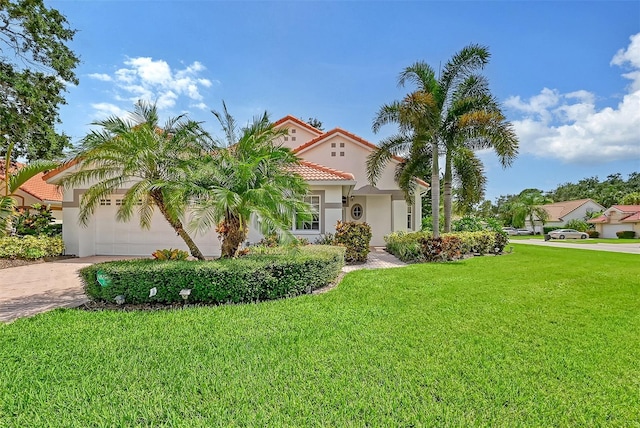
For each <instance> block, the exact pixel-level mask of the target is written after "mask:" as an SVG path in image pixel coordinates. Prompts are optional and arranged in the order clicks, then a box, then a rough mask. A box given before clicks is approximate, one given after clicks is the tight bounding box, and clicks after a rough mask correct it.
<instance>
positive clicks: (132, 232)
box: [63, 195, 220, 257]
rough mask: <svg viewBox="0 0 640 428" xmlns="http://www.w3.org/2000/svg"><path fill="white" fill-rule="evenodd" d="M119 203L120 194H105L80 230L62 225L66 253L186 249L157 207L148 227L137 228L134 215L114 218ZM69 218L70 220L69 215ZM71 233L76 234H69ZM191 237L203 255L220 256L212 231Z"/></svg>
mask: <svg viewBox="0 0 640 428" xmlns="http://www.w3.org/2000/svg"><path fill="white" fill-rule="evenodd" d="M121 203H122V195H112V196H109V197H105V198H103V199H101V200H100V203H99V205H98V206H97V207H96V211H95V213H94V215H93V216H92V218H91V220H90V221H89V223H88V224H87V226H86V227H82V226H80V228H79V229H80V233H77V234H76V233H74V228H69V227H67V228H63V234H64V240H65V244H66V246H67V254H75V255H77V256H80V257H82V256H85V255H94V254H95V255H103V256H108V255H130V256H147V257H148V256H150V255H151V253H153V252H154V251H155V250H158V249H163V248H178V249H181V250H185V251H188V248H187V245H186V244H185V243H184V241H183V240H182V238H180V237H179V236H177V234H176V233H175V232H174V230H173V229H172V228H171V226H169V224H168V223H167V221H166V220H165V218H164V217H163V216H162V214H161V213H160V212H158V211H157V210H156V211H154V214H153V217H152V220H151V227H150V228H149V229H141V228H140V224H139V217H138V216H137V215H134V217H133V218H132V219H131V221H128V222H121V221H118V220H117V219H116V212H117V210H118V208H119V207H120V205H121ZM65 211H66V214H67V215H69V217H72V216H73V215H74V214H73V213H72V212H71V211H77V209H75V210H73V209H71V208H65ZM75 215H77V214H75ZM76 218H77V217H76ZM69 220H70V221H73V219H72V218H69ZM76 230H77V229H76ZM72 234H73V235H76V236H71V235H72ZM191 236H192V237H194V240H195V242H196V244H197V245H198V248H200V251H202V253H203V254H204V255H205V256H208V257H217V256H219V255H220V241H219V239H218V237H217V235H216V233H215V231H209V232H208V233H207V234H205V235H203V236H195V235H194V234H193V233H192V234H191Z"/></svg>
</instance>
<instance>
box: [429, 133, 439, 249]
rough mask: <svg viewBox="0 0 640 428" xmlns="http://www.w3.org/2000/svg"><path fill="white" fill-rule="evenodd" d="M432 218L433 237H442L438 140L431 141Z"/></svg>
mask: <svg viewBox="0 0 640 428" xmlns="http://www.w3.org/2000/svg"><path fill="white" fill-rule="evenodd" d="M431 153H432V156H431V217H432V218H433V228H432V231H433V237H434V238H438V237H440V167H439V166H438V139H437V138H436V137H434V138H433V140H432V141H431Z"/></svg>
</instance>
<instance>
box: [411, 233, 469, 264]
mask: <svg viewBox="0 0 640 428" xmlns="http://www.w3.org/2000/svg"><path fill="white" fill-rule="evenodd" d="M419 243H420V247H421V251H422V257H423V259H424V260H425V261H427V262H450V261H454V260H458V259H459V258H460V257H462V242H461V240H460V238H459V237H458V236H456V235H452V234H450V235H443V236H440V237H437V238H433V237H428V238H421V239H420V240H419Z"/></svg>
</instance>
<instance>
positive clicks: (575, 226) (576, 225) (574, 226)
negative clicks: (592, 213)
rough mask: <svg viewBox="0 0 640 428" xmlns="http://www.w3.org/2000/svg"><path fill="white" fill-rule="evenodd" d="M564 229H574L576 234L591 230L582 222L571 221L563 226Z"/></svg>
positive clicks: (587, 224) (588, 225)
mask: <svg viewBox="0 0 640 428" xmlns="http://www.w3.org/2000/svg"><path fill="white" fill-rule="evenodd" d="M564 228H565V229H575V230H577V231H578V232H586V231H588V230H589V229H591V225H590V224H589V223H587V222H586V221H584V220H579V219H573V220H570V221H568V222H567V223H566V224H565V225H564Z"/></svg>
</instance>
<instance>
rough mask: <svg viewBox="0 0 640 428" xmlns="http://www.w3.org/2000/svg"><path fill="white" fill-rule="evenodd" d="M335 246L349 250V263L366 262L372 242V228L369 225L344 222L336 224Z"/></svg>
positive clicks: (347, 256) (347, 259) (347, 260)
mask: <svg viewBox="0 0 640 428" xmlns="http://www.w3.org/2000/svg"><path fill="white" fill-rule="evenodd" d="M334 240H335V245H340V246H343V247H345V248H346V249H347V252H346V254H345V260H346V262H347V263H352V262H366V261H367V256H368V255H369V243H370V242H371V226H369V225H368V224H367V223H355V222H342V221H339V220H338V223H337V224H336V234H335V238H334Z"/></svg>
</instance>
